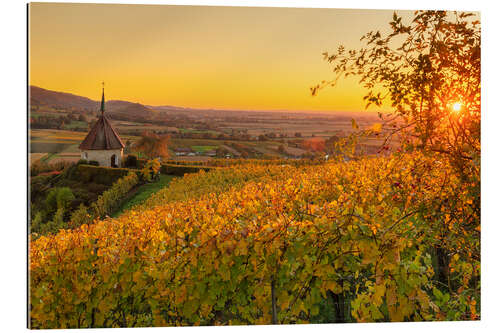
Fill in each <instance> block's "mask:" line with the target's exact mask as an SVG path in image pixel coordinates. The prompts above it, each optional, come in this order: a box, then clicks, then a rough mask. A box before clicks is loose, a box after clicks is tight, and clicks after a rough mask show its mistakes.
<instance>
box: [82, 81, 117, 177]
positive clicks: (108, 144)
mask: <svg viewBox="0 0 500 333" xmlns="http://www.w3.org/2000/svg"><path fill="white" fill-rule="evenodd" d="M124 147H125V145H124V144H123V142H122V140H121V139H120V136H119V135H118V133H117V132H116V130H115V129H114V128H113V126H112V125H111V122H110V121H109V119H108V118H107V117H106V116H105V115H104V87H103V88H102V100H101V115H100V117H99V119H98V120H97V122H96V123H95V125H94V127H92V129H91V130H90V132H89V134H87V136H86V137H85V139H83V141H82V143H81V144H80V147H79V148H80V151H81V153H82V154H81V157H82V159H84V160H87V161H97V162H99V165H100V166H107V167H115V168H116V167H119V166H120V165H121V162H122V160H123V148H124Z"/></svg>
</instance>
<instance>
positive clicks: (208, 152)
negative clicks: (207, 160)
mask: <svg viewBox="0 0 500 333" xmlns="http://www.w3.org/2000/svg"><path fill="white" fill-rule="evenodd" d="M205 155H207V156H211V157H215V156H217V151H215V150H207V151H205Z"/></svg>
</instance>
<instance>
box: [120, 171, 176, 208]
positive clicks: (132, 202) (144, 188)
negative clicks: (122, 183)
mask: <svg viewBox="0 0 500 333" xmlns="http://www.w3.org/2000/svg"><path fill="white" fill-rule="evenodd" d="M173 178H174V176H169V175H160V179H159V180H158V181H156V182H154V183H146V184H144V185H141V186H140V187H139V188H138V189H137V190H136V192H135V193H134V194H133V195H132V196H131V197H130V198H128V199H127V200H125V201H124V202H123V203H122V204H121V205H120V207H119V208H118V209H117V210H116V212H114V213H113V214H112V215H111V216H112V217H118V216H120V215H121V214H122V213H123V212H124V211H126V210H129V209H130V208H132V207H134V206H136V205H138V204H141V203H143V202H144V201H145V200H146V199H148V198H149V197H150V196H151V195H153V194H154V193H156V192H158V191H159V190H161V189H162V188H164V187H165V186H167V185H168V183H170V181H171V180H172V179H173Z"/></svg>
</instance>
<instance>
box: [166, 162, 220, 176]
mask: <svg viewBox="0 0 500 333" xmlns="http://www.w3.org/2000/svg"><path fill="white" fill-rule="evenodd" d="M215 169H218V167H212V166H203V165H175V164H162V165H161V168H160V173H162V174H164V175H173V176H184V174H186V173H196V172H199V171H200V170H203V171H210V170H215Z"/></svg>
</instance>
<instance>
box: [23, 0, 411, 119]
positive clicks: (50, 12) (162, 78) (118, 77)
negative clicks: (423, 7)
mask: <svg viewBox="0 0 500 333" xmlns="http://www.w3.org/2000/svg"><path fill="white" fill-rule="evenodd" d="M392 13H393V12H392V11H383V10H344V9H342V10H340V9H296V8H248V7H246V8H245V7H202V6H167V5H161V6H160V5H104V4H54V3H32V4H31V5H30V30H29V31H30V38H29V42H30V84H33V85H36V86H40V87H42V88H46V89H50V90H57V91H65V92H71V93H74V94H78V95H83V96H87V97H89V98H92V99H95V100H98V99H99V98H100V87H101V85H100V82H101V81H105V82H106V97H107V99H123V100H129V101H133V102H139V103H143V104H148V105H176V106H184V107H195V108H217V109H243V110H315V111H326V110H339V111H341V110H345V111H354V110H362V109H364V104H363V101H362V96H363V92H364V90H362V88H360V87H359V86H358V84H357V81H356V80H354V79H349V80H343V81H340V82H339V85H338V86H337V87H335V88H329V89H326V90H324V91H322V92H321V93H320V94H319V96H316V97H312V96H311V95H310V92H309V87H311V86H312V85H314V84H316V83H318V82H319V81H321V80H323V79H330V78H331V75H330V72H329V71H330V69H329V66H328V64H327V63H326V62H325V61H323V60H322V55H321V53H322V52H324V51H334V50H335V49H336V48H337V46H338V45H339V44H341V43H342V44H344V45H346V46H347V47H348V48H349V47H356V48H359V47H361V44H360V42H359V38H360V37H361V35H363V34H364V33H366V32H368V31H370V30H382V31H384V30H387V29H388V22H389V21H390V20H391V17H392ZM398 13H400V14H405V15H410V13H411V12H409V11H398ZM374 110H375V109H374Z"/></svg>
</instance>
